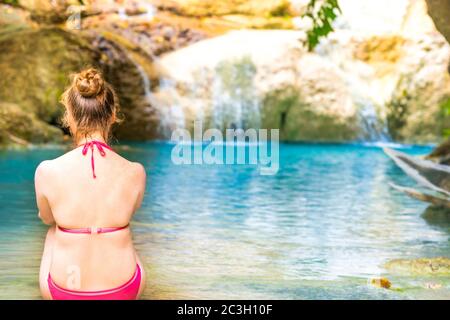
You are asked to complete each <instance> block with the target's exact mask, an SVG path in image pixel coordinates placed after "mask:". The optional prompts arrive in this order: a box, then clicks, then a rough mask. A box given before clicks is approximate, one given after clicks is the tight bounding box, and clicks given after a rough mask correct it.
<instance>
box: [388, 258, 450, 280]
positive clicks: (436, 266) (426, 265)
mask: <svg viewBox="0 0 450 320" xmlns="http://www.w3.org/2000/svg"><path fill="white" fill-rule="evenodd" d="M384 267H385V268H386V269H387V270H388V271H391V272H394V273H398V274H408V275H411V274H412V275H422V276H426V275H450V259H449V258H446V257H438V258H420V259H394V260H391V261H388V262H387V263H386V264H385V265H384Z"/></svg>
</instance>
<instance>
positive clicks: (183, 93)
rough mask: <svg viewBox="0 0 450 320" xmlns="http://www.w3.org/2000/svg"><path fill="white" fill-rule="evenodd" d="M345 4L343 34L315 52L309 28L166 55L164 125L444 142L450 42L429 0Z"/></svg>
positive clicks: (339, 28)
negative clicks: (306, 44)
mask: <svg viewBox="0 0 450 320" xmlns="http://www.w3.org/2000/svg"><path fill="white" fill-rule="evenodd" d="M340 4H341V7H342V10H343V15H342V16H341V17H340V18H339V20H338V21H337V22H336V31H335V32H334V33H332V34H331V35H330V36H329V38H328V39H326V40H325V41H323V42H322V43H321V44H320V45H319V46H318V47H317V48H316V50H315V52H313V53H308V52H306V51H305V50H304V49H303V47H302V45H301V39H303V38H304V32H303V31H301V30H299V31H297V32H296V31H248V30H245V31H244V30H242V31H233V32H230V33H228V34H226V35H223V36H221V37H217V38H213V39H209V40H204V41H201V42H200V43H197V44H194V45H192V46H189V47H187V48H184V49H181V50H178V51H175V52H173V53H169V54H167V55H164V56H163V57H162V59H161V60H160V61H159V67H160V69H161V74H162V78H163V79H164V82H163V85H162V86H160V87H159V88H158V89H157V90H155V92H154V96H155V99H156V101H157V109H158V110H159V111H160V112H161V114H162V118H163V119H166V121H164V120H163V127H165V128H166V129H167V128H169V130H168V131H170V129H173V128H174V127H178V126H180V125H182V126H185V127H188V128H189V127H190V125H191V123H192V119H195V118H201V119H203V120H204V122H205V123H206V124H207V125H208V126H211V125H213V126H218V127H219V128H225V127H229V126H232V127H233V126H238V127H243V128H248V127H252V126H255V125H256V126H258V125H259V126H260V127H263V128H279V129H280V130H281V132H280V135H281V138H282V139H284V140H290V141H302V140H314V141H348V140H355V139H364V140H383V139H388V138H390V137H392V138H394V139H395V140H397V141H402V142H422V143H424V142H436V141H438V140H439V139H441V136H442V131H443V129H444V128H445V126H446V125H448V123H450V122H449V118H448V117H445V116H443V114H442V110H441V105H442V104H444V103H446V101H447V100H448V99H449V97H450V79H449V75H448V73H447V66H448V64H449V57H450V46H449V45H448V43H447V42H446V41H445V39H444V37H442V35H440V34H439V33H438V32H437V31H436V29H435V27H434V24H433V23H432V21H431V19H430V18H429V16H428V15H427V12H426V5H425V2H424V1H421V0H410V1H406V0H405V1H398V2H397V1H396V2H395V5H393V4H392V1H377V2H373V1H358V2H357V3H356V2H355V1H351V0H342V1H340ZM386 8H389V10H386ZM186 61H189V63H186ZM236 75H237V76H236ZM227 77H228V78H229V79H227ZM232 77H237V79H238V80H236V81H234V82H233V81H230V79H231V78H232ZM238 84H241V85H238Z"/></svg>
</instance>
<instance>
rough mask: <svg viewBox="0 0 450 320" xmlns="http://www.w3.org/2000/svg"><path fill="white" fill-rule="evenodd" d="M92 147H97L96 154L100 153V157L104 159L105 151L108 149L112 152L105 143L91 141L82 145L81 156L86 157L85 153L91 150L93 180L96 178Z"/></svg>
mask: <svg viewBox="0 0 450 320" xmlns="http://www.w3.org/2000/svg"><path fill="white" fill-rule="evenodd" d="M94 146H96V147H97V150H98V152H99V153H100V155H101V156H102V157H104V156H105V155H106V152H105V149H104V148H106V149H109V150H112V149H111V147H110V146H108V145H107V144H106V143H103V142H100V141H96V140H92V141H88V142H86V143H85V144H84V146H83V151H82V154H83V156H85V155H86V153H87V152H88V149H91V167H92V176H93V177H94V179H95V178H97V176H96V175H95V163H94Z"/></svg>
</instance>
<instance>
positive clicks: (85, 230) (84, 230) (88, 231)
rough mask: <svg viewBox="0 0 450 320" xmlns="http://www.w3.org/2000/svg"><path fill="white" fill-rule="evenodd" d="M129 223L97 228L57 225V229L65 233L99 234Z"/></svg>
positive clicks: (115, 229)
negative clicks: (72, 227)
mask: <svg viewBox="0 0 450 320" xmlns="http://www.w3.org/2000/svg"><path fill="white" fill-rule="evenodd" d="M128 226H129V224H127V225H125V226H123V227H107V228H97V227H91V228H75V229H71V228H64V227H61V226H58V229H59V230H61V231H62V232H66V233H82V234H99V233H109V232H114V231H119V230H123V229H126V228H128Z"/></svg>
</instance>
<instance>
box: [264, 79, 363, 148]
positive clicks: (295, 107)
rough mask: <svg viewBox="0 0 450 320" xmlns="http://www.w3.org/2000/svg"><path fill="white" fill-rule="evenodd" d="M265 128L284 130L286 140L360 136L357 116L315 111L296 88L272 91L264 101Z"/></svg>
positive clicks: (342, 140)
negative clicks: (347, 117)
mask: <svg viewBox="0 0 450 320" xmlns="http://www.w3.org/2000/svg"><path fill="white" fill-rule="evenodd" d="M261 114H262V119H261V120H262V127H263V128H265V129H280V139H281V140H284V141H317V142H344V141H352V140H355V139H357V137H358V134H359V132H360V130H359V129H358V127H357V125H356V124H357V123H358V121H357V119H356V117H351V118H349V119H343V118H338V117H336V116H335V115H332V114H325V113H323V112H317V111H315V110H314V109H313V108H312V106H310V105H309V104H307V103H305V102H303V101H302V99H301V97H300V95H299V94H298V92H297V90H295V88H291V89H289V88H287V89H285V90H277V91H273V92H270V93H269V94H267V95H266V97H265V98H264V99H263V103H262V112H261Z"/></svg>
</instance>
